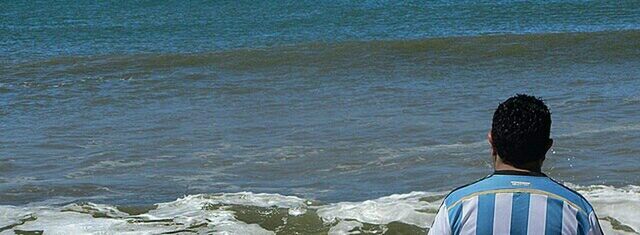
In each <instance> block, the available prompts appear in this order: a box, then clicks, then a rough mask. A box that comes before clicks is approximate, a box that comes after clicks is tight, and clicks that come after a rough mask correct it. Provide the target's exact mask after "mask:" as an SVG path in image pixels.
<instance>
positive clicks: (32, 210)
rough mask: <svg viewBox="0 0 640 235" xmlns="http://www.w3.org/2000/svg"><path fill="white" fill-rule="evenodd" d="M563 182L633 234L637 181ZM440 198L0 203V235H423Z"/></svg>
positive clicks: (607, 224) (610, 230) (245, 196)
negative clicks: (629, 183) (613, 183)
mask: <svg viewBox="0 0 640 235" xmlns="http://www.w3.org/2000/svg"><path fill="white" fill-rule="evenodd" d="M569 186H570V187H572V188H574V189H576V190H578V191H579V192H580V193H582V194H583V195H584V196H585V197H586V198H587V199H589V200H590V201H591V202H592V204H593V205H594V207H595V209H596V212H597V213H598V215H599V217H600V222H601V224H602V226H603V229H604V230H605V233H606V234H638V231H640V220H638V219H637V218H640V186H626V187H622V188H615V187H611V186H602V185H594V186H577V185H571V184H569ZM445 195H446V193H445V192H411V193H407V194H394V195H390V196H386V197H381V198H378V199H373V200H366V201H359V202H338V203H330V204H323V203H321V202H317V201H314V200H309V199H303V198H299V197H295V196H283V195H279V194H264V193H252V192H240V193H223V194H199V195H189V196H185V197H183V198H180V199H177V200H175V201H172V202H165V203H158V204H155V205H149V206H112V205H103V204H94V203H89V202H83V203H73V204H69V205H66V206H61V207H57V206H0V234H12V233H13V232H18V233H19V232H31V233H42V232H44V233H45V234H189V233H197V234H202V233H217V234H310V233H313V234H424V233H425V232H427V231H428V229H429V226H430V225H431V222H432V221H433V219H434V216H435V213H436V212H437V209H438V207H439V206H440V204H441V202H442V198H443V197H444V196H445Z"/></svg>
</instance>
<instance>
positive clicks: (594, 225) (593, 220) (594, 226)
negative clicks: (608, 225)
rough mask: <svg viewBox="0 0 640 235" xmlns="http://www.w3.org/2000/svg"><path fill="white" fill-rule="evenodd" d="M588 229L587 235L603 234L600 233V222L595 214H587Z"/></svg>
mask: <svg viewBox="0 0 640 235" xmlns="http://www.w3.org/2000/svg"><path fill="white" fill-rule="evenodd" d="M589 225H590V226H589V227H590V228H591V229H590V230H589V233H588V235H603V234H604V233H602V228H600V222H598V217H597V216H596V213H594V212H591V213H590V214H589Z"/></svg>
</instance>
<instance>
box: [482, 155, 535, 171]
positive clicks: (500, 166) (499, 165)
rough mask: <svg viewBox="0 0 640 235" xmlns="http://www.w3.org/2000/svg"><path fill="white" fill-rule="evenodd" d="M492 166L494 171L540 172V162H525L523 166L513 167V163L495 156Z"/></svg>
mask: <svg viewBox="0 0 640 235" xmlns="http://www.w3.org/2000/svg"><path fill="white" fill-rule="evenodd" d="M493 168H494V170H495V171H520V172H536V173H541V172H542V169H541V168H542V166H541V164H536V163H531V164H526V165H524V166H523V167H515V166H513V165H510V164H507V163H505V162H503V161H502V159H500V157H496V159H495V163H494V164H493Z"/></svg>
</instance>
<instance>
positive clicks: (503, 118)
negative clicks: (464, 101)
mask: <svg viewBox="0 0 640 235" xmlns="http://www.w3.org/2000/svg"><path fill="white" fill-rule="evenodd" d="M550 132H551V112H549V108H548V107H547V105H545V104H544V102H543V101H542V100H541V99H539V98H536V97H534V96H529V95H525V94H517V95H516V96H513V97H511V98H509V99H507V100H506V101H504V102H502V103H501V104H500V105H499V106H498V108H497V109H496V111H495V113H493V123H492V125H491V137H492V139H493V145H494V147H495V148H496V151H497V153H498V156H500V158H501V159H502V160H503V161H504V162H506V163H509V164H511V165H515V166H518V165H523V164H525V163H529V162H533V161H537V160H540V159H543V158H544V157H545V154H546V152H547V150H548V149H547V147H548V146H547V145H548V143H549V134H550Z"/></svg>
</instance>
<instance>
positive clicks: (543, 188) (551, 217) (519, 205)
mask: <svg viewBox="0 0 640 235" xmlns="http://www.w3.org/2000/svg"><path fill="white" fill-rule="evenodd" d="M440 234H455V235H458V234H465V235H466V234H473V235H487V234H511V235H516V234H517V235H520V234H523V235H524V234H529V235H534V234H540V235H545V234H546V235H549V234H562V235H565V234H584V235H592V234H593V235H601V234H602V230H601V229H600V225H599V224H598V219H597V218H596V215H595V213H594V211H593V208H592V207H591V205H590V204H589V202H587V200H586V199H584V198H583V197H582V196H581V195H580V194H578V193H577V192H575V191H573V190H571V189H569V188H567V187H565V186H564V185H562V184H560V183H557V182H555V181H554V180H552V179H551V178H549V177H547V176H545V175H544V174H541V173H525V172H517V171H496V172H495V173H494V174H492V175H490V176H488V177H486V178H484V179H482V180H480V181H477V182H475V183H472V184H469V185H467V186H464V187H461V188H458V189H455V190H453V191H452V192H451V193H450V194H449V195H447V197H446V198H445V199H444V202H443V203H442V206H441V207H440V210H439V211H438V214H437V215H436V218H435V221H434V223H433V225H432V226H431V229H430V230H429V235H440Z"/></svg>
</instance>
